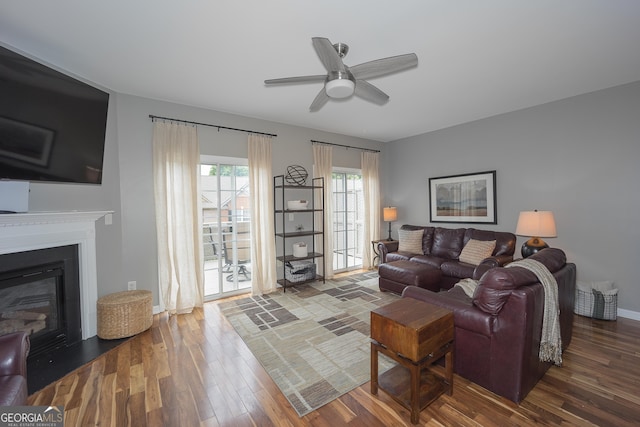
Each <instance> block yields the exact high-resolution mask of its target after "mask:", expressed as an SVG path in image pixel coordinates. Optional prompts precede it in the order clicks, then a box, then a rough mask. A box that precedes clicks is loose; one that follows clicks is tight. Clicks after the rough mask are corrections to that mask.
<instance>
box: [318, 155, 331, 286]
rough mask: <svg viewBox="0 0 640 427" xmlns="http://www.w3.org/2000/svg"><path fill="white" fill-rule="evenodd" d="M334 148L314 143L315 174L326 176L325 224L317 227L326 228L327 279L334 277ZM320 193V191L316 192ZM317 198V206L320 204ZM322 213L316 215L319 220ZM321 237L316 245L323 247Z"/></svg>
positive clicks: (325, 270) (325, 271) (325, 265)
mask: <svg viewBox="0 0 640 427" xmlns="http://www.w3.org/2000/svg"><path fill="white" fill-rule="evenodd" d="M332 156H333V150H332V147H331V146H330V145H322V144H314V145H313V171H314V172H313V176H314V177H315V178H320V177H322V178H324V199H325V200H324V224H317V223H316V228H317V227H320V226H322V227H323V230H324V261H323V262H324V268H325V269H324V274H325V277H326V278H327V279H331V278H332V277H333V191H332V188H333V186H332V179H331V176H332V173H333V170H332V169H333V158H332ZM316 193H318V192H316ZM318 202H319V201H318V200H316V202H315V203H316V206H318ZM320 218H321V216H320V215H317V216H316V221H319V219H320ZM320 239H321V238H318V239H316V247H322V246H321V245H322V241H321V240H320Z"/></svg>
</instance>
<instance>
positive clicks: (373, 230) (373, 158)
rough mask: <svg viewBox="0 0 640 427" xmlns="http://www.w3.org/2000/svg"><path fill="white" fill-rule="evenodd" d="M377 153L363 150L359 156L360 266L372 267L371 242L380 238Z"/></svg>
mask: <svg viewBox="0 0 640 427" xmlns="http://www.w3.org/2000/svg"><path fill="white" fill-rule="evenodd" d="M379 157H380V156H379V155H378V153H374V152H371V151H363V152H362V155H361V157H360V162H361V166H360V167H361V169H362V192H363V193H364V227H363V233H362V234H363V238H364V242H362V247H363V251H362V268H365V269H369V268H371V267H373V266H372V265H371V260H372V259H373V253H372V251H373V248H372V246H371V242H372V241H373V240H378V239H379V238H380V183H379V177H378V164H379Z"/></svg>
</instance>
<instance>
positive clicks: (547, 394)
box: [29, 302, 640, 427]
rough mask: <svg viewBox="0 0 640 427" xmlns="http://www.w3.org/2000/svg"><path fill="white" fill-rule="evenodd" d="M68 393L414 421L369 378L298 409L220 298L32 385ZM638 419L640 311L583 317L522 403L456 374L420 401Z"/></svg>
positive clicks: (492, 414) (189, 412)
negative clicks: (372, 389)
mask: <svg viewBox="0 0 640 427" xmlns="http://www.w3.org/2000/svg"><path fill="white" fill-rule="evenodd" d="M29 404H31V405H64V407H65V421H66V423H65V426H83V427H86V426H116V427H122V426H135V427H140V426H254V425H255V426H331V427H338V426H343V425H345V426H368V427H371V426H385V427H386V426H410V425H412V424H411V423H410V421H409V417H410V414H409V412H408V411H407V410H405V409H403V408H402V407H400V405H398V404H396V403H395V402H394V401H392V400H391V398H389V397H388V396H386V395H385V394H384V393H382V392H380V393H379V395H378V397H374V396H372V395H371V394H370V393H369V383H366V384H364V385H362V386H360V387H358V388H356V389H355V390H353V391H351V392H350V393H347V394H346V395H344V396H342V397H341V398H339V399H337V400H334V401H333V402H331V403H329V404H327V405H325V406H324V407H322V408H320V409H318V410H317V411H314V412H312V413H310V414H308V415H306V416H305V417H303V418H299V417H298V415H297V414H296V412H295V411H294V410H293V409H292V408H291V406H290V405H289V403H288V401H287V399H286V398H285V397H284V396H283V395H282V393H280V391H279V389H278V388H277V387H276V385H275V384H274V383H273V381H272V380H271V378H270V377H269V376H268V375H267V374H266V373H265V371H264V370H263V369H262V367H261V366H260V364H259V363H258V362H257V360H256V359H255V358H254V357H253V355H252V354H251V352H250V351H249V350H248V349H247V347H246V346H245V345H244V343H243V341H242V340H241V339H240V337H239V336H238V335H237V334H236V333H235V331H234V330H233V327H231V326H230V325H229V323H228V322H227V321H226V319H225V318H224V316H222V314H220V311H219V309H218V304H217V303H215V302H212V303H207V304H205V306H204V307H203V308H202V309H197V310H195V311H194V312H193V313H192V314H189V315H180V316H172V317H169V316H167V315H166V314H159V315H156V316H154V323H153V326H152V328H151V329H150V330H148V331H146V332H144V333H142V334H140V335H138V336H136V337H134V338H133V339H131V340H129V341H127V342H126V343H124V344H122V345H120V346H119V347H117V348H115V349H113V350H111V351H110V352H108V353H106V354H104V355H102V356H100V357H99V358H97V359H96V360H95V361H93V362H92V363H90V364H87V365H85V366H83V367H81V368H79V369H77V370H76V371H74V372H72V373H70V374H68V375H67V376H65V377H64V378H62V379H61V380H59V381H57V382H55V383H53V384H50V385H49V386H47V387H45V388H44V389H42V390H40V391H39V392H36V393H34V394H33V395H31V396H30V397H29ZM533 424H541V425H563V426H574V425H575V426H585V425H598V426H637V425H639V424H640V322H638V321H633V320H629V319H624V318H619V319H618V320H617V321H615V322H607V321H597V320H592V319H588V318H584V317H580V316H576V317H575V321H574V336H573V340H572V342H571V345H570V346H569V348H568V350H567V351H566V352H565V353H564V365H563V367H562V368H558V367H552V368H551V369H550V370H549V371H548V372H547V374H546V375H545V376H544V378H543V379H542V380H541V381H540V382H539V383H538V384H537V386H536V387H535V388H534V389H533V390H532V391H531V392H530V393H529V395H528V396H527V398H526V399H525V400H524V401H523V402H521V404H520V405H516V404H514V403H513V402H510V401H508V400H506V399H503V398H501V397H498V396H496V395H494V394H492V393H490V392H488V391H487V390H485V389H483V388H481V387H479V386H477V385H475V384H473V383H470V382H469V381H467V380H465V379H464V378H461V377H459V376H457V375H456V376H455V378H454V393H453V396H447V395H446V394H445V395H443V396H441V397H440V398H439V399H437V400H436V401H435V402H434V403H433V404H432V405H431V406H430V407H428V408H427V409H425V410H424V411H422V413H421V415H420V425H427V426H441V425H445V426H507V425H514V426H521V425H533Z"/></svg>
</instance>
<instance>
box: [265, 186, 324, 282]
mask: <svg viewBox="0 0 640 427" xmlns="http://www.w3.org/2000/svg"><path fill="white" fill-rule="evenodd" d="M294 194H295V195H299V194H307V197H310V199H309V206H308V207H307V209H287V196H289V197H293V195H294ZM316 198H318V199H319V200H320V202H317V200H316ZM316 204H319V206H316ZM273 205H274V207H275V211H274V212H275V215H274V228H275V235H276V238H279V239H281V243H282V250H280V251H279V252H278V253H279V254H278V256H277V257H276V259H277V260H278V261H280V262H281V263H282V278H281V279H278V283H279V284H280V285H281V286H282V288H283V289H284V291H285V292H286V291H287V287H290V286H295V285H300V284H302V283H308V282H313V281H318V280H321V281H322V282H323V283H324V281H325V278H324V276H325V273H324V271H325V269H324V253H325V248H324V246H325V237H324V178H313V179H312V180H311V185H292V184H287V183H286V181H285V177H284V175H277V176H274V177H273ZM290 214H295V215H297V214H303V215H308V216H309V218H310V219H311V229H309V230H302V231H295V230H291V229H290V228H291V226H290V227H289V229H288V228H287V216H288V215H290ZM317 218H319V221H318V224H322V225H321V226H317V225H316V219H317ZM318 236H320V242H321V244H317V242H316V240H317V239H316V237H318ZM301 238H302V239H306V240H307V241H305V243H307V247H310V248H311V251H308V253H307V256H304V257H295V256H293V254H291V253H287V251H288V250H289V246H290V245H288V244H287V242H288V241H292V240H293V239H301ZM308 240H310V241H311V242H310V244H309V242H308ZM315 259H321V260H322V267H321V268H320V270H321V271H317V272H316V275H315V278H313V279H309V280H304V281H300V282H291V281H289V280H287V279H286V278H285V277H286V273H285V270H286V263H287V262H290V261H302V260H315ZM316 268H318V266H316Z"/></svg>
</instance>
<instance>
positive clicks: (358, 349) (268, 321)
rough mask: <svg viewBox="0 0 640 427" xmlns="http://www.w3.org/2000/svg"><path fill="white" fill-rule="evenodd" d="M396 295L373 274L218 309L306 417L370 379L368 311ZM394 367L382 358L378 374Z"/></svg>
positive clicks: (315, 284)
mask: <svg viewBox="0 0 640 427" xmlns="http://www.w3.org/2000/svg"><path fill="white" fill-rule="evenodd" d="M398 298H400V297H399V296H396V295H393V294H390V293H383V292H380V291H379V289H378V274H377V272H368V273H362V274H357V275H353V276H348V277H345V278H341V279H340V280H327V282H326V283H324V284H323V283H322V282H312V283H309V284H304V285H298V286H296V287H293V288H287V292H286V293H283V292H282V291H279V292H275V293H272V294H269V295H263V296H258V297H248V298H243V299H239V300H235V301H229V302H224V303H221V304H220V308H221V310H222V313H224V315H225V316H226V317H227V319H228V320H229V322H230V323H231V324H232V325H233V327H234V328H235V330H236V331H237V332H238V334H240V336H241V337H242V339H243V340H244V342H245V343H246V344H247V346H248V347H249V349H250V350H251V352H252V353H253V354H254V355H255V356H256V358H257V359H258V360H259V361H260V363H261V364H262V366H263V367H264V368H265V370H266V371H267V372H268V373H269V375H270V376H271V378H273V380H274V381H275V383H276V384H277V385H278V387H279V388H280V390H282V393H284V395H285V396H286V397H287V399H289V402H291V405H292V406H293V407H294V408H295V410H296V412H297V413H298V415H300V416H303V415H305V414H307V413H309V412H311V411H313V410H314V409H317V408H319V407H320V406H322V405H324V404H326V403H328V402H330V401H332V400H333V399H336V398H338V397H340V396H341V395H343V394H344V393H347V392H349V391H351V390H353V389H354V388H356V387H358V386H360V385H362V384H364V383H366V382H367V381H369V380H370V363H371V362H370V360H371V359H370V357H371V345H370V338H369V335H370V330H369V322H370V312H371V310H374V309H376V308H377V307H380V306H383V305H386V304H389V303H390V302H393V301H395V300H397V299H398ZM391 366H392V365H391V363H390V362H389V360H385V358H384V357H383V355H380V368H379V370H380V373H382V372H384V371H386V370H387V369H389V368H390V367H391Z"/></svg>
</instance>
